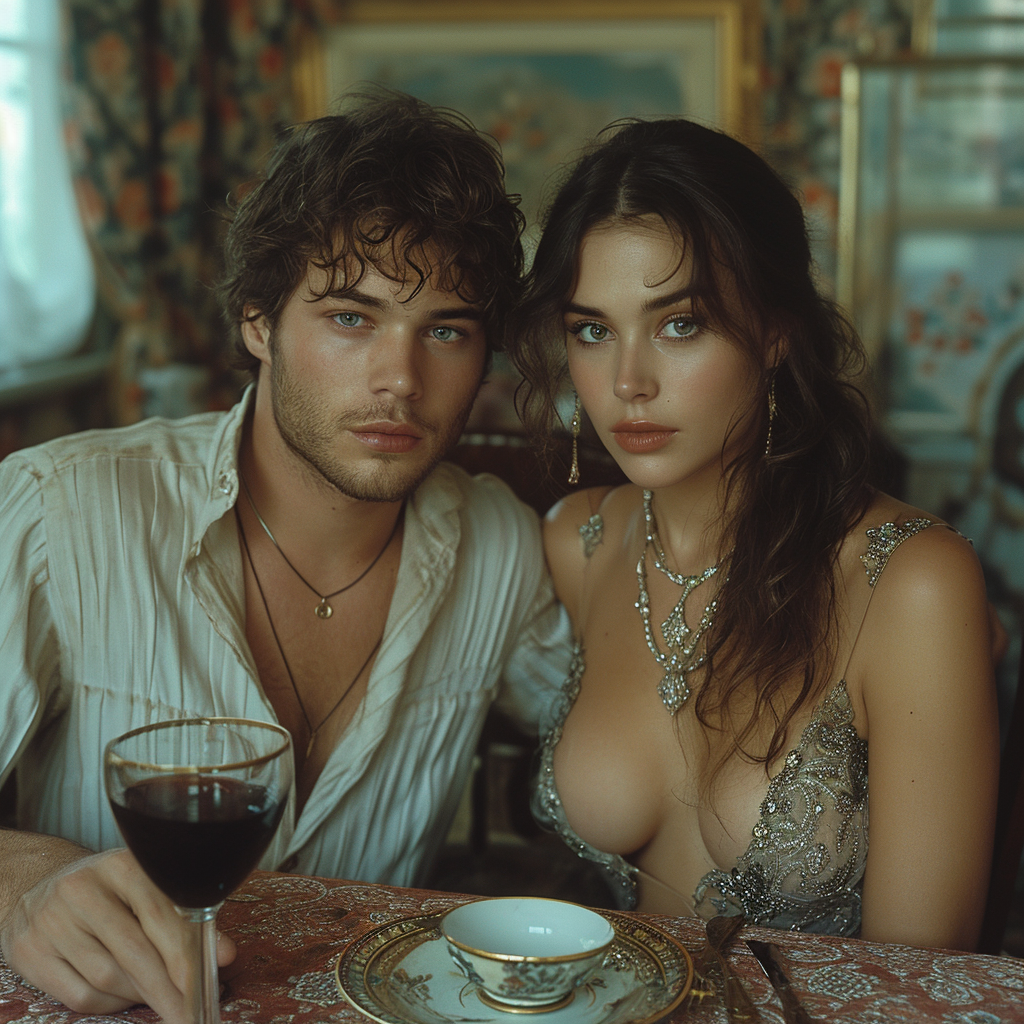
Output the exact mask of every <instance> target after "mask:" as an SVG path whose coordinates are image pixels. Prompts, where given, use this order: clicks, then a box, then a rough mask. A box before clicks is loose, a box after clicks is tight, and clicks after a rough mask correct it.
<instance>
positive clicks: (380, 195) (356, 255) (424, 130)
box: [219, 89, 523, 374]
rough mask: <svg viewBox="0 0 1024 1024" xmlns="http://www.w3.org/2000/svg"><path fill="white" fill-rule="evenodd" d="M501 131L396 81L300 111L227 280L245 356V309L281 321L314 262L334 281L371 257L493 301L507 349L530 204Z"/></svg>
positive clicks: (335, 284) (395, 274)
mask: <svg viewBox="0 0 1024 1024" xmlns="http://www.w3.org/2000/svg"><path fill="white" fill-rule="evenodd" d="M504 173H505V169H504V165H503V163H502V159H501V152H500V150H499V148H498V145H497V143H496V142H495V141H494V140H493V139H492V138H490V137H489V136H486V135H484V134H482V133H481V132H479V131H477V130H476V128H474V127H473V125H472V124H470V122H469V121H467V120H466V119H465V118H464V117H463V116H462V115H461V114H458V113H457V112H455V111H453V110H446V109H444V108H440V107H431V106H430V105H428V104H426V103H424V102H422V101H421V100H418V99H415V98H414V97H412V96H406V95H404V94H403V93H397V92H392V91H390V90H386V89H373V90H367V91H364V92H361V93H355V94H352V95H351V96H350V97H348V100H347V109H345V110H344V112H343V113H340V114H335V115H331V116H328V117H321V118H318V119H317V120H315V121H308V122H306V123H304V124H297V125H294V126H293V127H291V128H289V129H288V130H287V131H286V132H285V134H284V135H283V136H282V138H281V140H280V142H279V143H278V145H277V147H276V149H275V150H274V152H273V153H272V154H271V156H270V158H269V160H268V162H267V167H266V170H265V172H264V174H263V176H262V178H261V179H260V180H259V181H258V182H257V183H256V185H255V186H254V187H253V188H252V189H251V190H250V191H249V192H247V193H246V194H245V196H244V197H243V198H242V199H241V201H240V202H239V204H238V207H237V210H236V211H235V214H234V217H233V220H232V223H231V226H230V228H229V229H228V233H227V238H226V241H225V246H224V254H225V263H226V271H225V275H224V279H223V281H222V282H221V284H220V287H219V296H220V299H221V305H222V307H223V310H224V317H225V320H226V321H227V323H228V325H229V327H230V328H231V329H232V330H233V332H234V345H235V362H236V365H237V366H238V367H239V368H240V369H245V370H249V371H250V372H251V373H253V374H255V373H256V372H257V370H258V369H259V360H258V359H256V357H255V356H253V355H251V354H250V353H249V352H248V350H247V349H246V347H245V344H244V342H243V341H242V337H241V333H240V331H239V325H240V324H241V323H242V321H243V320H247V319H248V320H255V319H257V318H258V317H260V316H265V317H266V318H267V320H268V322H269V323H270V325H271V327H276V326H277V323H278V320H279V318H280V316H281V312H282V311H283V309H284V306H285V304H286V303H287V301H288V299H289V298H291V296H292V293H293V292H294V291H295V289H296V288H297V287H298V286H299V284H300V283H301V282H302V281H303V280H304V279H305V277H306V274H307V272H308V270H309V267H310V265H313V266H315V267H319V268H320V269H322V270H325V271H327V277H326V283H325V284H324V286H323V291H322V293H321V294H322V295H326V294H328V293H329V292H331V291H334V290H335V289H339V288H345V287H353V286H355V285H356V284H358V282H359V280H360V278H361V277H362V275H363V274H364V273H365V271H366V268H367V266H368V265H371V266H373V267H375V268H376V269H377V270H379V271H380V272H381V273H382V274H384V275H385V276H386V277H390V278H391V279H392V280H395V281H401V282H403V283H406V282H408V283H411V284H412V285H413V286H414V287H413V290H412V292H411V295H410V297H412V296H414V295H415V294H416V293H417V292H418V291H419V290H420V288H422V287H423V285H424V284H425V283H426V282H427V281H428V280H430V281H432V282H433V284H434V286H435V287H437V288H439V289H441V290H445V291H450V292H453V293H456V294H458V295H459V296H460V297H461V298H462V299H464V300H465V301H467V302H474V303H477V304H478V305H479V306H480V310H481V314H482V316H483V324H484V329H485V332H486V337H487V343H488V352H490V351H491V350H492V349H499V350H500V349H501V348H502V347H503V344H504V337H505V332H506V330H507V327H508V322H509V316H510V313H511V310H512V308H513V306H514V305H515V304H516V302H517V301H518V300H519V297H520V289H521V286H522V272H523V250H522V246H521V244H520V235H521V233H522V228H523V215H522V213H521V212H520V210H519V207H518V204H519V197H518V196H514V195H508V194H506V192H505V178H504Z"/></svg>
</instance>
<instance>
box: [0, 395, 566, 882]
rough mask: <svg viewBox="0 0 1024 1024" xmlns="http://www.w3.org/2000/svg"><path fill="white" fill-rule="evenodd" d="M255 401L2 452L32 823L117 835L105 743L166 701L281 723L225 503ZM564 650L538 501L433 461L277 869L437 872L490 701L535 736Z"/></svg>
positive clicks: (83, 834)
mask: <svg viewBox="0 0 1024 1024" xmlns="http://www.w3.org/2000/svg"><path fill="white" fill-rule="evenodd" d="M248 397H249V396H248V395H247V396H246V397H244V398H243V400H242V401H241V402H240V403H239V404H238V405H237V406H235V408H234V409H233V410H231V411H230V412H228V413H218V414H204V415H200V416H194V417H190V418H189V419H185V420H179V421H173V422H167V421H161V420H148V421H146V422H144V423H141V424H138V425H136V426H133V427H127V428H123V429H119V430H109V431H90V432H87V433H84V434H78V435H74V436H71V437H68V438H60V439H58V440H56V441H51V442H48V443H46V444H44V445H40V446H38V447H36V448H31V449H26V450H23V451H20V452H16V453H15V454H13V455H11V456H9V457H8V458H7V459H6V460H5V461H4V462H3V463H2V465H0V702H2V709H3V715H2V720H0V780H2V779H4V778H6V777H7V775H8V774H9V773H10V771H11V769H12V768H13V767H14V765H15V764H17V767H18V827H19V828H24V829H28V830H31V831H34V832H41V833H46V834H50V835H58V836H63V837H64V838H66V839H70V840H73V841H75V842H77V843H80V844H81V845H83V846H85V847H88V848H90V849H92V850H104V849H108V848H111V847H116V846H121V845H123V843H122V841H121V837H120V834H119V833H118V831H117V828H116V826H115V824H114V820H113V817H112V815H111V813H110V809H109V807H108V805H107V800H106V797H105V795H104V789H103V777H102V770H101V758H102V754H103V749H104V746H105V745H106V743H107V742H108V741H109V740H110V739H112V738H114V737H115V736H117V735H119V734H120V733H122V732H124V731H126V730H127V729H132V728H135V727H136V726H140V725H145V724H147V723H150V722H155V721H159V720H163V719H170V718H185V717H194V716H213V715H227V716H240V717H246V718H255V719H260V720H264V721H270V722H276V720H277V718H276V715H275V713H274V710H273V708H272V707H271V704H270V702H269V701H268V700H267V697H266V695H265V694H264V692H263V689H262V687H261V685H260V682H259V678H258V676H257V672H256V666H255V664H254V662H253V657H252V653H251V652H250V650H249V644H248V642H247V640H246V636H245V599H244V583H243V575H242V561H241V555H240V552H239V544H238V536H237V528H236V522H235V517H234V516H233V515H232V514H230V513H231V510H232V508H233V506H234V504H235V501H236V499H237V497H238V469H237V457H238V445H239V440H240V436H241V427H242V423H243V420H244V416H245V412H246V408H247V405H248ZM569 656H570V651H569V626H568V621H567V618H566V616H565V613H564V611H562V610H561V608H560V607H559V606H558V605H557V604H556V603H555V600H554V594H553V590H552V587H551V582H550V579H549V577H548V575H547V571H546V569H545V567H544V559H543V550H542V546H541V538H540V530H539V524H538V521H537V516H536V514H535V513H534V512H533V511H532V510H530V509H528V508H527V507H526V506H525V505H523V504H522V503H520V502H519V501H518V500H517V499H516V498H515V497H514V496H513V494H512V492H511V491H510V490H509V489H508V488H507V487H506V486H505V484H503V483H502V482H501V481H499V480H497V479H496V478H494V477H489V476H487V475H484V476H480V477H476V478H475V479H473V478H470V477H469V476H468V475H467V474H466V473H464V472H463V471H462V470H460V469H458V468H456V467H454V466H451V465H447V464H441V465H440V466H438V467H437V468H436V469H435V470H434V472H433V473H432V474H431V476H430V477H429V478H428V479H427V480H426V481H425V482H424V483H423V484H422V485H421V486H420V487H419V488H418V490H417V491H416V493H415V494H414V495H413V496H412V497H411V498H410V500H409V501H408V502H407V505H406V511H405V533H404V540H403V547H402V557H401V565H400V567H399V572H398V579H397V582H396V585H395V592H394V597H393V599H392V602H391V609H390V612H389V614H388V619H387V624H386V627H385V631H384V639H383V642H382V643H381V647H380V652H379V654H378V656H377V661H376V663H375V665H374V667H373V671H372V673H371V675H370V679H369V681H368V686H367V691H366V695H365V697H364V698H363V700H362V702H361V703H360V706H359V708H358V710H357V711H356V714H355V716H354V718H353V720H352V722H351V723H350V725H349V727H348V729H347V730H346V732H345V733H344V735H343V736H342V737H341V739H340V740H339V742H338V744H337V746H336V748H335V750H334V751H333V753H332V754H331V756H330V758H329V759H328V761H327V764H326V765H325V767H324V769H323V772H322V773H321V775H320V777H319V779H318V780H317V782H316V786H315V787H314V789H313V792H312V794H311V795H310V797H309V799H308V801H307V803H306V805H305V807H304V808H303V810H302V814H301V816H300V817H299V818H298V820H297V821H296V820H295V818H294V811H293V806H294V799H292V800H290V801H289V804H288V808H287V810H286V812H285V817H284V820H283V821H282V824H281V828H280V830H279V832H278V834H277V836H276V837H275V840H274V842H273V844H272V845H271V847H270V849H269V850H268V851H267V853H266V855H265V856H264V858H263V860H262V861H261V866H262V867H264V868H271V869H272V868H276V867H278V866H280V865H282V864H283V865H285V869H286V870H292V871H299V872H302V873H305V874H318V875H326V876H333V877H339V878H350V879H359V880H366V881H380V882H386V883H389V884H392V885H414V884H417V883H419V882H421V881H422V880H423V875H424V872H425V871H426V870H427V869H428V868H429V865H430V863H431V861H432V859H433V855H434V853H435V852H436V851H437V848H438V846H439V845H440V844H441V842H442V841H443V839H444V837H445V834H446V832H447V829H448V826H449V824H450V822H451V819H452V817H453V816H454V813H455V810H456V807H457V805H458V802H459V799H460V796H461V794H462V792H463V789H464V787H465V784H466V781H467V778H468V775H469V771H470V768H471V764H472V758H473V752H474V747H475V744H476V741H477V737H478V735H479V732H480V729H481V727H482V725H483V721H484V717H485V715H486V713H487V709H488V707H489V705H490V704H491V701H492V700H493V699H495V698H496V697H497V698H499V703H500V706H502V708H503V710H505V711H507V712H508V713H510V714H511V715H512V716H513V717H514V718H516V719H517V721H519V723H520V724H521V725H523V726H524V727H526V728H528V729H530V730H532V731H534V732H535V731H536V727H537V721H538V719H539V717H540V714H541V711H542V709H543V707H544V706H545V705H546V704H548V703H549V702H550V701H551V699H552V698H553V696H554V695H555V693H556V692H557V690H558V688H559V686H560V684H561V682H562V680H563V679H564V676H565V673H566V670H567V667H568V663H569Z"/></svg>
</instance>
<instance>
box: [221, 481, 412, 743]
mask: <svg viewBox="0 0 1024 1024" xmlns="http://www.w3.org/2000/svg"><path fill="white" fill-rule="evenodd" d="M246 490H248V488H247V489H246ZM251 500H252V499H250V501H251ZM253 512H256V508H255V506H254V507H253ZM256 515H257V516H258V515H259V513H258V512H256ZM235 519H236V520H237V522H238V532H239V534H240V535H241V537H242V546H243V547H244V548H245V556H246V558H248V559H249V568H250V569H252V577H253V579H254V580H255V581H256V589H257V590H258V591H259V592H260V600H261V601H262V602H263V610H264V611H265V612H266V613H267V622H269V623H270V632H271V633H272V634H273V637H274V643H276V644H277V650H278V653H279V654H280V655H281V661H282V662H284V670H285V672H286V673H287V674H288V682H289V683H291V684H292V692H293V693H294V694H295V699H296V701H298V704H299V710H300V711H301V712H302V717H303V720H304V721H305V723H306V731H307V732H308V733H309V741H308V742H307V743H306V753H305V757H304V760H308V759H309V755H310V754H311V753H312V751H313V745H314V744H315V743H316V738H317V735H318V734H319V732H320V730H321V729H322V728H323V727H324V726H325V725H326V724H327V720H328V719H329V718H330V717H331V715H333V714H334V712H335V711H337V710H338V708H340V707H341V705H342V704H343V703H344V700H345V698H346V697H347V696H348V695H349V694H350V693H351V692H352V687H354V686H355V685H356V683H357V682H358V681H359V677H360V676H361V675H362V674H363V672H364V671H365V669H366V666H367V665H369V664H370V660H371V659H372V658H373V656H374V655H375V654H376V653H377V648H379V647H380V645H381V641H382V640H383V639H384V631H383V630H381V634H380V636H379V637H377V642H376V643H375V644H374V645H373V647H372V649H371V650H370V653H369V654H368V655H367V656H366V661H364V662H363V663H362V665H360V666H359V671H358V672H357V673H356V674H355V675H354V676H353V677H352V682H351V683H349V684H348V686H346V687H345V692H344V693H343V694H342V695H341V696H340V697H339V698H338V699H337V700H336V701H335V703H334V707H332V708H331V710H330V711H328V712H327V714H326V715H324V717H323V718H321V719H320V723H319V724H318V725H317V726H315V727H314V725H313V722H312V721H311V720H310V717H309V713H308V712H307V711H306V705H305V704H303V703H302V697H300V696H299V688H298V687H297V686H296V685H295V676H294V675H292V667H291V665H289V664H288V658H287V657H286V656H285V653H284V648H283V647H282V646H281V638H280V637H279V636H278V635H277V627H275V625H274V618H273V616H272V615H271V614H270V605H269V604H267V595H266V594H264V593H263V584H262V583H260V578H259V575H258V574H257V572H256V565H255V563H254V562H253V560H252V552H251V551H250V550H249V539H248V538H247V537H246V535H245V527H244V526H242V517H241V516H240V515H239V514H238V506H237V505H236V506H235ZM264 529H266V526H264ZM267 532H268V533H269V531H267ZM391 536H392V537H394V532H392V534H391ZM271 540H273V537H271ZM390 543H391V541H390V539H389V540H388V544H390ZM278 550H279V551H280V550H281V549H280V548H278ZM281 554H282V555H283V554H284V552H283V551H282V552H281ZM381 554H383V552H381ZM377 558H380V555H378V556H377ZM285 561H286V562H287V561H288V559H285ZM288 564H289V565H291V563H290V562H289V563H288ZM374 564H376V559H374ZM292 568H294V566H293V567H292ZM372 568H373V565H371V566H370V569H372ZM369 571H370V570H369V569H367V572H369ZM365 575H366V573H365V572H364V573H363V576H365ZM363 576H360V577H359V579H362V578H363ZM303 582H305V581H303ZM355 582H356V583H358V582H359V580H356V581H355ZM307 586H308V584H307ZM349 586H353V584H349ZM344 589H346V590H347V589H348V587H345V588H344ZM330 596H331V597H333V596H334V595H333V594H331V595H330ZM328 607H330V605H328ZM325 617H326V616H325Z"/></svg>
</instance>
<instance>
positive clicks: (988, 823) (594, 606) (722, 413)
mask: <svg viewBox="0 0 1024 1024" xmlns="http://www.w3.org/2000/svg"><path fill="white" fill-rule="evenodd" d="M523 322H524V323H525V324H527V325H528V327H527V329H526V330H524V332H523V333H522V340H521V343H520V345H519V347H518V350H517V352H516V353H515V358H516V361H517V363H518V364H519V366H520V368H521V369H522V370H523V372H524V374H525V375H526V378H527V381H528V385H529V392H528V400H527V412H528V414H529V415H531V416H532V418H533V419H534V421H536V420H537V419H538V418H540V419H541V420H543V419H545V418H546V419H547V421H548V422H549V423H550V422H551V421H552V420H553V418H554V415H555V396H556V395H557V394H558V393H559V390H560V388H561V387H562V384H563V382H564V373H565V371H566V369H567V370H568V373H569V375H570V376H571V379H572V384H573V386H574V388H575V390H576V394H577V396H578V398H577V407H576V416H575V417H574V422H573V426H574V431H573V432H574V438H575V435H576V434H577V433H578V427H579V412H580V408H581V407H582V410H583V411H585V413H586V415H587V417H588V418H589V420H590V422H591V424H592V425H593V428H594V430H595V431H596V433H597V436H598V437H599V438H600V439H601V441H602V442H603V443H604V445H605V446H606V447H607V449H608V451H609V452H610V453H611V454H612V456H613V457H614V458H615V460H616V461H617V462H618V464H619V466H620V467H621V469H622V470H623V471H624V472H625V474H626V476H627V477H628V478H629V481H630V483H629V484H627V485H624V486H621V487H616V488H614V489H607V488H605V489H591V490H582V491H577V492H575V493H574V494H572V495H570V496H569V497H568V498H566V499H565V500H564V501H562V502H561V503H560V504H559V505H557V506H556V507H555V508H554V509H553V510H552V511H551V513H550V514H549V516H548V519H547V522H546V526H545V544H546V549H547V555H548V560H549V564H550V567H551V571H552V574H553V576H554V579H555V585H556V589H557V591H558V594H559V597H560V598H561V600H562V601H563V602H564V604H565V606H566V608H567V609H568V611H569V614H570V616H571V618H572V620H573V624H574V627H575V631H576V636H577V638H578V645H579V646H578V655H577V658H576V661H575V664H574V667H573V672H572V676H571V678H570V679H569V680H568V682H567V684H566V687H565V690H564V692H563V698H562V701H561V702H560V704H559V706H558V707H557V708H556V709H555V715H554V721H553V722H552V724H551V730H550V732H549V733H548V736H547V739H546V741H545V744H544V747H543V752H542V753H543V757H542V771H541V782H540V788H539V791H538V794H537V798H536V800H535V804H536V809H537V811H538V814H539V815H540V816H541V817H542V819H545V820H547V821H548V822H549V823H550V824H551V825H552V826H553V827H555V828H556V829H557V830H558V831H560V832H561V834H562V835H563V837H564V838H565V839H566V840H567V841H568V842H569V843H570V845H572V846H573V847H574V848H575V849H576V850H577V851H578V852H580V853H581V854H582V855H584V856H588V857H590V858H591V859H594V860H597V861H598V862H600V863H602V864H604V865H605V866H606V867H607V868H608V869H609V871H610V872H611V874H612V876H613V877H614V878H615V879H616V880H617V883H618V886H619V888H620V894H621V897H622V902H623V904H624V905H627V906H630V905H639V907H640V908H641V909H644V910H651V911H664V912H670V913H679V912H689V913H694V912H696V913H698V914H700V915H701V916H706V917H709V916H712V915H714V914H716V913H719V912H726V913H736V912H743V913H745V914H746V916H747V917H748V919H749V920H751V921H755V922H757V923H759V924H765V925H771V926H776V927H782V928H800V929H806V930H817V931H826V932H833V933H841V934H861V935H863V936H864V937H865V938H870V939H876V940H884V941H900V942H908V943H915V944H922V945H943V946H952V947H963V948H970V947H971V946H972V945H973V944H974V943H975V942H976V939H977V935H978V931H979V928H980V923H981V916H982V911H983V903H984V898H985V890H986V882H987V877H988V868H989V859H990V856H991V834H992V828H993V819H994V807H995V789H996V778H997V770H998V768H997V761H998V735H997V718H996V708H995V691H994V685H993V679H992V668H991V660H990V644H991V638H990V630H989V625H988V619H987V612H986V599H985V590H984V583H983V579H982V574H981V571H980V568H979V565H978V561H977V559H976V557H975V555H974V553H973V551H972V549H971V546H970V544H969V542H968V541H966V540H965V539H963V538H962V537H961V536H960V535H959V534H957V533H956V532H955V531H953V530H952V529H951V528H949V527H947V526H945V525H944V524H942V523H939V522H938V521H937V520H936V519H935V518H934V517H933V516H929V515H927V514H926V513H923V512H921V511H919V510H917V509H914V508H911V507H909V506H907V505H906V504H904V503H903V502H900V501H897V500H895V499H894V498H892V497H889V496H888V495H886V494H883V493H880V492H879V491H878V490H876V489H875V488H874V487H873V486H872V484H871V479H870V474H869V463H870V459H869V448H870V428H869V420H868V415H867V411H866V408H865V403H864V401H863V398H862V396H861V394H860V392H859V391H857V389H856V388H855V387H853V386H852V385H851V384H850V383H849V377H850V375H851V374H852V373H853V372H854V371H856V370H857V369H859V360H860V357H861V352H860V349H859V345H858V342H857V340H856V338H855V337H854V335H853V332H852V330H851V328H850V327H849V326H848V324H847V323H846V321H845V320H844V319H843V317H842V316H841V314H840V313H839V312H838V310H837V309H836V308H835V306H834V305H833V304H832V303H830V302H829V301H828V300H826V299H824V298H822V297H821V296H820V295H818V294H817V293H816V291H815V288H814V285H813V282H812V265H811V258H810V252H809V248H808V242H807V234H806V229H805V225H804V221H803V216H802V212H801V209H800V206H799V203H798V202H797V200H796V199H795V198H794V196H793V195H792V194H791V193H790V192H789V190H788V189H787V188H786V186H785V185H784V184H783V183H782V182H781V181H780V180H779V179H778V178H777V176H776V175H775V174H774V173H773V172H772V171H771V170H770V169H769V168H768V166H767V165H766V164H765V163H764V162H763V161H762V160H761V159H760V158H759V157H757V156H756V155H755V154H754V153H752V152H751V151H750V150H748V149H747V148H746V147H744V146H742V145H741V144H740V143H738V142H736V141H734V140H733V139H730V138H729V137H727V136H725V135H722V134H720V133H718V132H715V131H711V130H709V129H707V128H703V127H701V126H699V125H696V124H692V123H689V122H687V121H683V120H666V121H655V122H648V123H643V122H630V123H627V124H625V125H624V126H620V127H619V128H618V130H617V131H616V132H615V133H614V134H613V135H612V136H611V137H610V138H608V139H607V140H606V141H605V142H603V144H601V145H600V146H599V147H598V148H596V149H595V150H594V151H593V152H591V153H590V154H589V155H588V156H586V157H584V158H583V159H582V160H581V161H580V163H579V164H578V165H577V166H576V167H575V169H574V170H573V171H572V173H571V175H570V177H569V178H568V179H567V181H566V183H565V184H564V185H563V187H562V188H561V190H560V192H559V193H558V195H557V197H556V199H555V200H554V203H553V205H552V207H551V209H550V212H549V215H548V220H547V223H546V228H545V232H544V236H543V239H542V241H541V243H540V245H539V248H538V250H537V254H536V258H535V261H534V264H533V269H532V271H531V278H530V286H529V290H528V297H527V301H526V303H525V306H524V321H523ZM574 446H575V440H574ZM574 467H575V458H574ZM584 482H585V481H584ZM869 750H870V759H869V758H868V751H869ZM869 791H870V794H871V802H870V806H871V817H870V823H871V829H870V835H871V842H870V846H869V845H868V792H869Z"/></svg>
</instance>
